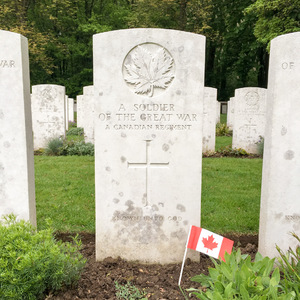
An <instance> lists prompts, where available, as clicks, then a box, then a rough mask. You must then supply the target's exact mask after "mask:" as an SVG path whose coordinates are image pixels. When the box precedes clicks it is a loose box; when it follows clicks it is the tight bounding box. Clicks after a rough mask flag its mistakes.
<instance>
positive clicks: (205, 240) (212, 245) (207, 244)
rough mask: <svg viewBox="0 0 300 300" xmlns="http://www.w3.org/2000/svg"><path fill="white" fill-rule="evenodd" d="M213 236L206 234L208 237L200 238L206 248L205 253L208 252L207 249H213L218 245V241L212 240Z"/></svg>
mask: <svg viewBox="0 0 300 300" xmlns="http://www.w3.org/2000/svg"><path fill="white" fill-rule="evenodd" d="M214 239H215V238H214V236H213V235H210V236H208V238H203V239H202V243H203V245H204V248H207V253H208V249H209V250H213V249H215V248H217V247H218V243H216V242H214Z"/></svg>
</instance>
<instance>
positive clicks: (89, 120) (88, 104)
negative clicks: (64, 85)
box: [83, 85, 95, 143]
mask: <svg viewBox="0 0 300 300" xmlns="http://www.w3.org/2000/svg"><path fill="white" fill-rule="evenodd" d="M83 102H84V115H85V117H84V124H83V129H84V140H85V142H89V143H94V128H95V126H94V114H95V98H94V86H93V85H89V86H85V87H83Z"/></svg>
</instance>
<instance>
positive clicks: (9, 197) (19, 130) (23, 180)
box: [0, 30, 36, 225]
mask: <svg viewBox="0 0 300 300" xmlns="http://www.w3.org/2000/svg"><path fill="white" fill-rule="evenodd" d="M0 58H1V59H0V216H3V215H6V214H10V213H14V214H15V215H17V217H18V218H19V219H25V220H27V221H30V222H31V223H32V224H33V225H36V209H35V186H34V161H33V141H32V123H31V109H30V80H29V58H28V42H27V39H26V38H25V37H23V36H21V35H20V34H17V33H12V32H8V31H3V30H0Z"/></svg>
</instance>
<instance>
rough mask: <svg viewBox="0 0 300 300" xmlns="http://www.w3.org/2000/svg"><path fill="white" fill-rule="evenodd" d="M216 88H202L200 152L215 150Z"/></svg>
mask: <svg viewBox="0 0 300 300" xmlns="http://www.w3.org/2000/svg"><path fill="white" fill-rule="evenodd" d="M217 104H218V102H217V89H215V88H211V87H205V88H204V101H203V133H202V152H203V153H205V152H208V151H213V152H214V151H215V146H216V106H217Z"/></svg>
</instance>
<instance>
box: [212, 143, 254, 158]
mask: <svg viewBox="0 0 300 300" xmlns="http://www.w3.org/2000/svg"><path fill="white" fill-rule="evenodd" d="M216 152H217V153H220V154H221V156H235V157H246V156H249V153H248V152H247V151H246V150H245V149H242V148H232V147H231V146H226V147H222V148H220V149H219V150H217V151H216Z"/></svg>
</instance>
